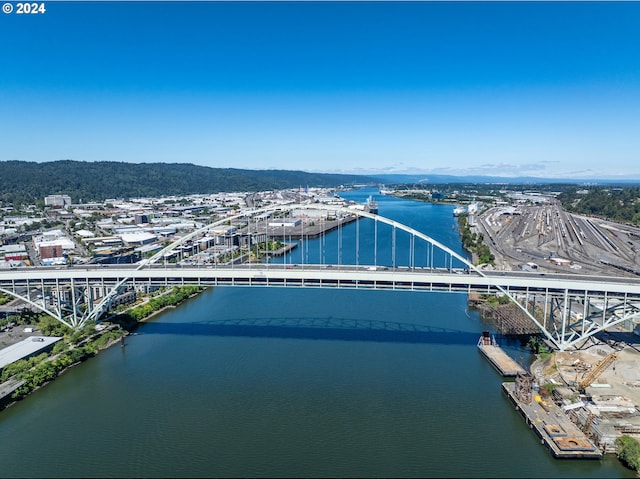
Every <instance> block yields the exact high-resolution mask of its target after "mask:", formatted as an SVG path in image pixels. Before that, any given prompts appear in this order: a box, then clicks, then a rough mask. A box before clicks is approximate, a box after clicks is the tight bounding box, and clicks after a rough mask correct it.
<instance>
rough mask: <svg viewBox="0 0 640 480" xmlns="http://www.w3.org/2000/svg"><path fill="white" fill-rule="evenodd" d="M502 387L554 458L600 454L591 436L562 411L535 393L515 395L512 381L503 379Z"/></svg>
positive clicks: (591, 456) (599, 455) (515, 388)
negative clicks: (533, 394) (534, 394)
mask: <svg viewBox="0 0 640 480" xmlns="http://www.w3.org/2000/svg"><path fill="white" fill-rule="evenodd" d="M502 391H503V392H504V393H505V394H506V395H507V397H508V398H509V400H510V401H511V403H512V404H513V405H514V406H515V407H516V409H517V410H518V411H519V412H520V413H521V414H522V416H523V417H524V419H525V421H526V422H527V425H529V428H530V429H532V430H533V431H534V432H536V435H538V437H540V443H542V444H543V445H544V446H546V447H547V448H548V449H549V453H551V454H552V455H553V456H554V457H556V458H600V457H602V453H601V452H600V450H599V449H598V448H597V447H596V446H595V445H594V444H593V443H592V442H591V440H590V439H589V438H588V437H587V436H586V435H585V434H584V433H583V432H582V431H581V430H580V429H579V428H578V427H577V426H576V425H575V424H574V423H573V422H572V421H571V420H570V419H569V417H567V415H566V414H565V413H564V411H563V410H562V409H561V408H560V407H558V406H557V405H555V404H553V403H551V402H545V401H543V400H542V399H541V398H540V397H539V396H537V395H536V396H534V397H533V398H531V397H532V395H531V393H532V392H531V391H530V390H529V391H528V392H525V394H524V397H525V398H521V397H522V395H520V397H519V395H518V385H517V380H516V382H515V383H514V382H505V383H503V384H502Z"/></svg>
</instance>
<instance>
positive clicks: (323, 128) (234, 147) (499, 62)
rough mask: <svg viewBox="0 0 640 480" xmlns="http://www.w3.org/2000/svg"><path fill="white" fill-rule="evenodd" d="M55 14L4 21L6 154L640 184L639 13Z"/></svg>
mask: <svg viewBox="0 0 640 480" xmlns="http://www.w3.org/2000/svg"><path fill="white" fill-rule="evenodd" d="M12 3H13V5H14V6H15V3H16V2H12ZM46 8H47V11H46V13H45V14H43V15H17V14H16V13H15V11H14V13H11V14H0V41H1V43H0V45H2V57H1V58H0V160H14V159H16V160H29V161H50V160H59V159H74V160H88V161H96V160H112V161H126V162H186V163H195V164H199V165H207V166H212V167H237V168H252V169H254V168H256V169H258V168H282V169H301V170H307V171H327V172H336V171H344V172H363V173H370V172H384V171H394V172H414V171H422V172H434V173H452V174H462V173H465V174H467V173H473V174H490V175H496V174H497V175H516V174H517V175H533V176H547V177H558V176H566V177H576V178H577V177H594V176H595V177H598V176H599V177H608V178H610V177H615V176H619V175H621V176H626V177H629V176H633V177H635V178H640V161H639V160H640V3H637V2H622V3H609V2H605V3H595V2H588V3H582V2H565V3H555V2H543V3H519V2H516V3H507V2H497V3H484V2H471V3H466V2H465V3H463V2H451V3H449V2H438V3H419V2H407V3H399V2H393V3H384V2H376V3H369V2H352V3H342V2H318V3H311V2H302V3H294V2H281V3H270V2H257V3H248V2H237V3H215V2H212V3H208V2H193V3H182V2H176V3H173V2H158V3H156V2H137V3H128V2H111V3H102V2H47V3H46ZM0 168H1V164H0Z"/></svg>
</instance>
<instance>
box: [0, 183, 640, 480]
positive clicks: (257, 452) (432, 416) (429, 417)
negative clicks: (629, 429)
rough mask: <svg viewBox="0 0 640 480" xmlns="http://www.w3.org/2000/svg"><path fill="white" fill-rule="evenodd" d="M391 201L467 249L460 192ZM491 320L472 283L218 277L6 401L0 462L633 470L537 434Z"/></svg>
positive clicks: (341, 471) (401, 473) (270, 468)
mask: <svg viewBox="0 0 640 480" xmlns="http://www.w3.org/2000/svg"><path fill="white" fill-rule="evenodd" d="M370 193H371V192H368V191H359V192H349V194H348V195H346V194H345V196H348V197H349V198H354V199H358V200H361V201H364V199H366V197H367V196H368V195H369V194H370ZM379 201H380V214H382V215H385V216H388V217H392V218H394V219H397V220H399V221H401V222H403V223H406V224H408V225H410V226H413V227H414V228H416V229H419V230H421V231H424V232H427V233H429V234H430V235H432V236H433V237H434V238H436V239H437V240H438V241H441V242H443V243H445V244H447V245H449V246H451V247H452V248H454V249H455V250H456V251H460V252H461V250H460V240H459V238H458V235H457V233H456V231H455V230H454V229H452V228H451V227H452V222H453V219H452V215H451V207H448V206H442V205H430V204H423V203H418V202H411V201H405V200H398V199H393V198H386V197H381V198H379ZM348 228H352V229H353V228H355V225H354V224H352V225H350V226H349V227H348ZM363 228H364V227H363ZM336 234H337V232H336ZM343 235H345V239H347V238H349V234H348V230H347V229H346V228H345V231H344V232H343ZM328 238H329V236H327V239H328ZM332 238H333V237H332ZM351 238H353V237H351ZM327 245H328V244H327ZM311 250H312V248H310V251H311ZM329 250H330V248H329ZM300 252H301V250H298V253H296V254H298V255H301V253H300ZM298 260H300V258H299V259H298ZM298 260H296V259H295V258H294V259H292V260H291V261H293V262H298ZM487 328H490V325H488V324H486V323H484V322H483V321H482V320H481V319H480V318H479V317H478V315H477V313H475V312H469V311H468V309H467V307H466V297H465V296H464V295H460V294H430V293H412V292H390V291H381V292H376V291H356V290H330V289H326V290H324V289H323V290H316V289H309V288H304V289H281V288H266V287H262V288H257V287H254V288H249V287H246V288H241V287H228V288H216V289H212V290H208V291H206V292H205V293H204V294H202V295H200V296H199V297H197V298H195V299H193V300H191V301H189V302H187V303H185V304H183V305H181V306H179V307H178V308H176V309H173V310H169V311H167V312H165V313H163V314H161V315H158V316H157V317H155V318H154V319H153V320H152V321H150V322H149V323H147V324H145V325H143V326H142V327H141V328H140V329H139V331H138V333H139V334H138V335H135V336H131V337H129V339H128V340H127V346H126V348H124V349H122V348H120V347H115V348H112V349H110V350H108V351H105V352H102V353H101V354H100V355H98V356H97V357H96V358H94V359H91V360H89V361H88V362H86V363H84V364H83V365H81V366H79V367H75V368H73V369H71V370H70V371H69V372H67V373H66V374H64V375H63V376H62V377H60V378H59V379H57V380H56V381H55V382H53V383H51V384H50V385H48V386H46V387H45V388H43V389H41V390H40V391H38V392H37V393H35V394H34V395H32V396H30V397H29V398H27V399H26V400H24V401H22V402H20V403H18V404H16V405H14V406H12V407H11V408H9V409H8V410H5V411H4V412H2V413H0V441H1V445H2V448H1V449H0V466H1V467H0V468H1V470H0V471H1V472H2V475H1V476H2V477H73V478H80V477H135V478H143V477H164V478H176V477H192V478H193V477H234V478H237V477H285V478H286V477H350V478H353V477H357V478H361V477H372V478H382V477H384V478H397V477H448V478H451V477H456V478H457V477H474V478H475V477H485V478H487V477H490V478H497V477H509V478H512V477H526V478H560V477H563V478H564V477H567V478H569V477H573V478H587V477H591V478H602V477H609V478H620V477H632V476H634V475H633V472H631V471H629V470H627V469H625V468H624V467H622V466H621V465H620V464H619V462H618V461H617V460H616V459H615V458H611V457H608V458H605V459H603V460H601V461H579V460H569V461H567V460H562V461H561V460H554V459H553V458H552V457H551V456H550V455H549V454H548V453H547V452H546V450H545V449H544V448H542V447H541V445H540V443H539V440H538V439H537V437H536V436H535V435H534V434H533V433H532V432H531V431H530V430H529V429H528V428H527V427H526V426H525V423H524V421H523V420H522V418H521V417H520V416H519V414H518V413H517V412H516V411H515V410H514V409H513V407H512V406H511V405H510V404H509V402H508V401H507V400H506V398H505V397H504V396H503V394H502V393H501V391H500V383H501V381H502V379H501V377H499V376H498V374H497V373H496V372H495V370H493V369H492V368H491V366H490V365H489V364H488V363H487V362H486V361H485V360H484V359H483V357H481V356H480V355H479V353H478V351H477V349H476V346H475V344H476V341H477V338H478V335H479V333H480V332H481V331H482V330H484V329H487ZM509 350H510V352H511V353H512V354H513V355H514V356H515V357H522V358H523V360H525V361H526V359H527V353H526V352H524V351H523V350H521V349H520V348H519V344H518V343H517V342H512V343H511V344H509Z"/></svg>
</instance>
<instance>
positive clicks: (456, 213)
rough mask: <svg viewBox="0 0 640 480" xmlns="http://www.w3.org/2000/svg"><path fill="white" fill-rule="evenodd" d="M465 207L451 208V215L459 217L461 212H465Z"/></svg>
mask: <svg viewBox="0 0 640 480" xmlns="http://www.w3.org/2000/svg"><path fill="white" fill-rule="evenodd" d="M466 211H467V209H466V208H464V207H456V208H454V209H453V216H454V217H459V216H460V215H462V214H463V213H466Z"/></svg>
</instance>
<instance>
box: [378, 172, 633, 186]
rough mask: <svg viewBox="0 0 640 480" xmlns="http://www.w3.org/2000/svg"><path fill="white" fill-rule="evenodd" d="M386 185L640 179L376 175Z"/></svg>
mask: <svg viewBox="0 0 640 480" xmlns="http://www.w3.org/2000/svg"><path fill="white" fill-rule="evenodd" d="M375 178H377V179H379V180H380V181H381V182H382V183H384V184H405V183H432V184H445V183H481V184H482V183H498V184H505V185H511V184H554V183H557V184H571V185H578V184H583V183H591V184H598V185H638V184H640V179H628V178H620V179H613V178H612V179H602V178H599V179H594V178H584V179H576V178H538V177H488V176H481V175H462V176H455V175H430V174H428V173H423V174H381V175H375Z"/></svg>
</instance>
